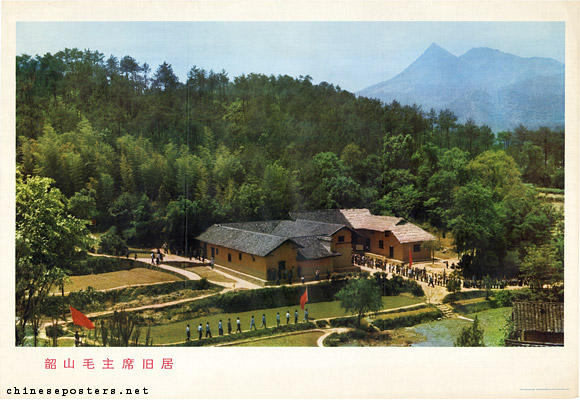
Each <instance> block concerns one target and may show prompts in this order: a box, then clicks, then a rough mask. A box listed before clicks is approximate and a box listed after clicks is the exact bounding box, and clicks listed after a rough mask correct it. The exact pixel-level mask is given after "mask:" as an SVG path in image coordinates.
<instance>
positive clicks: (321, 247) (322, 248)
mask: <svg viewBox="0 0 580 400" xmlns="http://www.w3.org/2000/svg"><path fill="white" fill-rule="evenodd" d="M342 228H344V226H343V225H336V224H326V223H320V222H315V221H306V220H298V221H284V220H276V221H259V222H241V223H231V224H216V225H212V226H211V227H209V228H208V229H207V230H206V231H205V232H204V233H202V234H201V235H199V236H198V237H197V238H196V239H197V240H199V241H201V242H206V243H210V244H214V245H217V246H223V247H227V248H230V249H233V250H237V251H241V252H244V253H249V254H255V255H258V256H262V257H263V256H266V255H268V254H270V253H271V252H272V251H274V250H276V249H277V248H278V247H279V246H280V245H282V243H284V242H286V241H291V242H293V243H295V244H297V245H298V247H299V249H298V256H299V258H301V259H304V260H315V259H319V258H324V257H333V256H336V255H339V253H334V252H332V251H330V243H329V242H328V240H329V236H331V235H333V234H334V233H336V232H337V231H339V230H340V229H342ZM323 242H324V243H323ZM327 242H328V243H327Z"/></svg>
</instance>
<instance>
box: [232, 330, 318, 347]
mask: <svg viewBox="0 0 580 400" xmlns="http://www.w3.org/2000/svg"><path fill="white" fill-rule="evenodd" d="M322 335H324V332H306V333H298V334H295V335H286V336H282V337H277V338H268V339H260V340H256V341H253V342H246V343H242V344H236V345H233V346H236V347H316V345H317V344H316V342H317V340H318V338H319V337H320V336H322Z"/></svg>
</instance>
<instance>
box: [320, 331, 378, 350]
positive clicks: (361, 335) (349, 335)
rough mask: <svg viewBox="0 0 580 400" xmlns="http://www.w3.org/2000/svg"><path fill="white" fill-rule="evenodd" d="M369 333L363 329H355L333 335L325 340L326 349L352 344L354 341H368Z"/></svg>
mask: <svg viewBox="0 0 580 400" xmlns="http://www.w3.org/2000/svg"><path fill="white" fill-rule="evenodd" d="M367 336H368V333H367V332H366V331H364V330H362V329H355V330H354V331H348V332H343V333H336V332H335V333H331V334H330V335H328V336H327V337H326V339H324V346H325V347H338V346H339V345H342V344H347V343H351V342H352V341H354V340H361V339H366V338H367Z"/></svg>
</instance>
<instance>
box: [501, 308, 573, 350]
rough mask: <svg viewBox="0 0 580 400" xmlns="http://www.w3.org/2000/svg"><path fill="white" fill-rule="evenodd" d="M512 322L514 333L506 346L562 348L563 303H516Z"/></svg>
mask: <svg viewBox="0 0 580 400" xmlns="http://www.w3.org/2000/svg"><path fill="white" fill-rule="evenodd" d="M512 320H513V323H514V332H513V335H512V337H511V338H510V339H509V340H506V346H509V347H544V346H564V303H548V302H531V301H522V302H516V303H514V305H513V310H512Z"/></svg>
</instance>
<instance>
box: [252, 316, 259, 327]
mask: <svg viewBox="0 0 580 400" xmlns="http://www.w3.org/2000/svg"><path fill="white" fill-rule="evenodd" d="M252 328H254V329H255V330H258V328H256V322H254V316H253V315H252V320H251V321H250V330H252Z"/></svg>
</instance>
